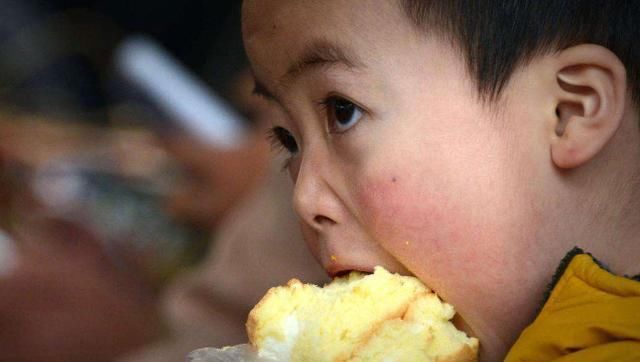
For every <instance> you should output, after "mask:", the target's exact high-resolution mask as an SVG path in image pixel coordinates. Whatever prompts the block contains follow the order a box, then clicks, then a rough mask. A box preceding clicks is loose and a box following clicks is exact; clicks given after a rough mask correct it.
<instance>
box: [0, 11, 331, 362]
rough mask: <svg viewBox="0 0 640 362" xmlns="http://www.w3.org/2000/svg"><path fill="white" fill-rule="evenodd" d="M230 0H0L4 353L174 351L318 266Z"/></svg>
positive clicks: (211, 339) (56, 357)
mask: <svg viewBox="0 0 640 362" xmlns="http://www.w3.org/2000/svg"><path fill="white" fill-rule="evenodd" d="M239 10H240V1H238V0H224V1H222V0H217V1H210V0H197V1H196V0H188V1H184V0H183V1H160V2H159V1H151V0H129V1H123V0H109V1H106V0H104V1H82V0H76V1H73V0H68V1H61V0H53V1H51V0H50V1H33V0H0V361H182V360H184V357H185V356H186V354H187V353H188V352H189V351H190V350H193V349H196V348H199V347H205V346H223V345H227V344H236V343H242V342H244V341H246V335H245V333H244V326H243V324H244V321H245V319H246V313H247V312H248V310H249V309H250V308H251V306H252V305H254V304H255V303H256V302H257V301H258V300H259V298H260V296H262V295H263V294H264V293H265V292H266V290H267V288H269V287H270V286H273V285H275V284H281V283H283V282H286V281H287V280H288V279H290V278H292V277H297V278H300V279H302V280H305V281H309V282H316V283H317V282H323V281H324V280H325V275H324V273H323V272H322V271H321V270H320V269H319V268H318V267H317V266H316V264H315V263H314V262H313V260H312V259H311V257H310V256H309V254H308V253H307V251H306V249H305V248H304V245H303V242H302V238H301V236H300V235H299V231H298V226H297V222H296V219H295V217H294V215H293V213H292V212H291V209H290V205H289V199H290V192H291V190H290V185H289V184H290V182H289V181H288V180H287V177H286V175H284V174H282V173H281V172H280V170H279V168H280V167H279V165H278V163H279V161H278V160H277V158H278V156H277V155H272V154H270V150H269V149H270V145H269V144H268V141H267V140H266V137H265V135H266V130H267V128H268V125H269V122H270V119H271V118H272V117H278V111H277V110H276V109H272V108H270V107H269V105H268V104H266V103H265V102H264V101H263V100H261V99H259V98H255V97H253V96H252V94H251V91H252V88H253V81H252V79H251V75H250V72H249V70H248V63H247V60H246V58H245V55H244V52H243V48H242V40H241V34H240V19H239Z"/></svg>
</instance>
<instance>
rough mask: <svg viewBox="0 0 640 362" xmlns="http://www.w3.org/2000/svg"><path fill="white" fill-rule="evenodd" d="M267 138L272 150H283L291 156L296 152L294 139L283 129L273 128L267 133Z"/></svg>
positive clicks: (296, 147) (296, 145)
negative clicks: (269, 140)
mask: <svg viewBox="0 0 640 362" xmlns="http://www.w3.org/2000/svg"><path fill="white" fill-rule="evenodd" d="M269 138H270V139H271V145H272V146H273V147H274V148H284V149H285V150H287V152H289V153H290V154H292V155H293V154H295V153H297V152H298V143H297V142H296V139H295V138H293V136H292V135H291V132H289V131H287V130H286V129H285V128H282V127H273V128H272V129H271V130H270V132H269Z"/></svg>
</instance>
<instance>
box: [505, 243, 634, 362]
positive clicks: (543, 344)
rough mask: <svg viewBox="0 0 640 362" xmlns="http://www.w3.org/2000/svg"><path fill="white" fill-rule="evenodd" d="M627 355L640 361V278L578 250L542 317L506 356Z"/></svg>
mask: <svg viewBox="0 0 640 362" xmlns="http://www.w3.org/2000/svg"><path fill="white" fill-rule="evenodd" d="M629 343H635V349H633V348H631V349H630V347H629V345H628V344H629ZM616 350H618V352H616ZM594 351H595V352H594ZM630 351H635V353H637V355H629V353H633V352H630ZM593 353H614V354H602V355H594V354H593ZM615 353H622V354H615ZM623 354H624V355H625V356H626V358H629V357H631V359H629V360H634V358H637V360H640V282H638V281H636V280H633V279H630V278H626V277H620V276H616V275H614V274H612V273H610V272H609V271H607V270H606V268H605V267H604V266H603V265H602V264H601V263H598V262H597V261H596V260H595V259H594V258H593V257H592V256H591V255H589V254H586V253H584V252H583V251H582V250H580V249H577V248H576V249H574V250H572V251H571V252H570V253H569V254H567V256H566V257H565V258H564V259H563V261H562V262H561V264H560V267H559V268H558V271H557V272H556V276H555V277H554V281H553V282H552V283H551V285H550V292H549V293H548V298H547V299H546V301H545V303H544V306H543V307H542V309H541V311H540V313H539V314H538V317H537V318H536V319H535V320H534V322H533V323H532V324H531V325H530V326H529V327H527V328H526V329H525V330H524V331H523V332H522V334H521V335H520V337H519V339H518V340H517V341H516V343H515V344H514V346H513V347H512V348H511V350H510V352H509V354H508V355H507V358H506V360H507V361H524V360H527V361H529V360H532V361H534V360H535V361H548V360H553V359H556V358H561V357H562V358H564V359H563V361H564V360H571V361H573V360H574V358H575V360H576V361H578V360H593V359H592V358H597V360H610V359H611V358H615V357H616V356H622V355H623ZM585 358H587V359H585Z"/></svg>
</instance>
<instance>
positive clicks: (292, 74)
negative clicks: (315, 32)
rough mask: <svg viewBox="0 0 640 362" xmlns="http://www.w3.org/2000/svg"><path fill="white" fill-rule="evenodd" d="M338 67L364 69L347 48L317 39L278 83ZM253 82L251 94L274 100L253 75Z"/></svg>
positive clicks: (307, 47)
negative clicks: (307, 73) (304, 74)
mask: <svg viewBox="0 0 640 362" xmlns="http://www.w3.org/2000/svg"><path fill="white" fill-rule="evenodd" d="M340 65H341V66H344V67H346V68H347V69H350V70H352V69H356V68H363V67H364V63H363V62H362V61H361V60H360V59H359V58H358V57H357V56H356V55H355V53H353V52H352V51H350V50H349V49H348V48H346V47H344V46H340V45H338V44H336V43H333V42H331V41H329V40H326V39H318V40H315V41H313V42H311V43H310V44H309V45H308V46H306V47H305V48H304V50H303V51H302V52H301V55H300V56H299V57H298V59H297V60H295V61H294V62H292V63H291V65H289V67H288V68H287V72H286V73H285V74H284V75H283V76H282V77H281V78H280V79H279V82H280V84H284V83H290V82H292V81H293V80H294V79H295V78H298V77H300V76H301V75H302V74H303V73H306V72H310V71H315V70H318V69H326V68H330V67H335V66H340ZM254 80H255V87H254V89H253V94H256V95H259V96H262V97H264V98H266V99H268V100H275V99H276V97H275V96H274V94H273V93H271V91H269V89H268V88H267V87H266V85H265V84H264V83H262V82H261V81H260V80H259V79H257V78H256V77H255V75H254Z"/></svg>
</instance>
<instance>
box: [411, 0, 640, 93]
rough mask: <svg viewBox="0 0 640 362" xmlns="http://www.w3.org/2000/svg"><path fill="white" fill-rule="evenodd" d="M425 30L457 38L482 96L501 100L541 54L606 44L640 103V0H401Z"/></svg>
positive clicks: (414, 21)
mask: <svg viewBox="0 0 640 362" xmlns="http://www.w3.org/2000/svg"><path fill="white" fill-rule="evenodd" d="M400 4H401V6H402V8H403V10H404V12H405V13H406V15H407V16H408V17H409V18H410V19H411V20H412V22H413V23H414V24H415V25H416V26H418V27H419V28H420V29H422V30H424V31H434V32H436V34H438V35H442V36H444V37H445V38H446V39H447V40H451V41H452V42H453V43H454V45H455V46H456V47H457V48H458V49H459V50H460V51H461V52H462V54H463V55H464V57H465V60H466V63H467V67H468V71H469V74H470V75H471V77H472V78H473V79H474V80H475V81H476V85H477V88H478V91H479V94H480V96H481V98H483V99H485V100H496V99H497V98H499V96H500V94H501V91H502V89H503V88H504V86H505V85H506V84H507V82H508V81H509V79H510V77H511V75H512V74H513V72H514V71H515V70H516V69H517V68H518V67H519V66H521V65H524V64H526V63H527V62H528V61H530V60H532V59H533V58H534V57H535V56H537V55H541V54H547V53H553V52H555V51H559V50H562V49H566V48H569V47H571V46H574V45H578V44H583V43H592V44H598V45H601V46H604V47H606V48H608V49H609V50H611V51H612V52H613V53H614V54H616V55H617V56H618V58H620V60H621V61H622V63H623V64H624V66H625V67H626V71H627V82H628V84H629V88H630V90H631V94H632V96H633V99H634V101H635V103H636V105H638V104H640V1H636V0H400Z"/></svg>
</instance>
